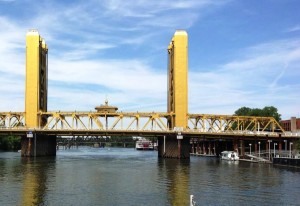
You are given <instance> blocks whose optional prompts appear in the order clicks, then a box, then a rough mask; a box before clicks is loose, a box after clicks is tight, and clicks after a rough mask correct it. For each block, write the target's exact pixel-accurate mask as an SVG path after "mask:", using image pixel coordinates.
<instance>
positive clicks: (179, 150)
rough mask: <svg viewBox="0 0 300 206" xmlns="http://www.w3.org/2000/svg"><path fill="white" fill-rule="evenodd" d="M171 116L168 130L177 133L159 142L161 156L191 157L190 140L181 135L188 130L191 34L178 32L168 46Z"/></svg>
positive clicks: (169, 110)
mask: <svg viewBox="0 0 300 206" xmlns="http://www.w3.org/2000/svg"><path fill="white" fill-rule="evenodd" d="M168 113H170V114H171V115H170V117H169V118H168V127H169V129H174V128H176V129H178V133H177V135H170V136H164V139H162V138H160V139H159V140H158V141H159V142H158V156H159V157H165V158H189V157H190V154H189V150H190V143H189V139H188V138H186V137H185V138H184V136H183V135H182V134H181V133H180V131H181V130H183V129H186V128H187V127H188V35H187V32H186V31H184V30H177V31H176V32H175V34H174V36H173V38H172V40H171V42H170V44H169V46H168Z"/></svg>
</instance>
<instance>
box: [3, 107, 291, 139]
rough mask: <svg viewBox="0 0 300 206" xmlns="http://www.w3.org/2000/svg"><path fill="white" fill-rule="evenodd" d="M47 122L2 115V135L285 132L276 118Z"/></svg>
mask: <svg viewBox="0 0 300 206" xmlns="http://www.w3.org/2000/svg"><path fill="white" fill-rule="evenodd" d="M39 115H41V116H42V117H44V118H46V119H47V123H46V124H45V125H43V126H40V127H39V128H27V127H26V126H25V123H24V122H25V113H23V112H2V113H0V135H1V134H7V132H8V131H10V132H11V133H12V134H13V133H18V131H19V133H20V132H21V131H23V132H24V131H28V130H36V131H39V132H44V133H48V134H56V135H140V136H143V135H146V136H147V135H155V136H158V135H164V134H168V133H178V132H181V133H182V134H185V135H190V136H196V135H233V136H238V135H247V136H259V135H266V134H267V135H269V136H279V134H280V135H281V136H284V135H285V131H284V130H283V128H282V127H281V126H280V124H279V123H278V122H277V121H276V120H275V119H274V118H273V117H252V116H233V115H209V114H188V127H187V129H181V128H169V125H168V119H170V118H171V117H172V116H173V115H174V114H173V113H164V112H117V113H98V112H60V111H59V112H40V114H39Z"/></svg>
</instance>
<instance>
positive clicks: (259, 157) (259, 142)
mask: <svg viewBox="0 0 300 206" xmlns="http://www.w3.org/2000/svg"><path fill="white" fill-rule="evenodd" d="M258 157H259V158H260V142H258Z"/></svg>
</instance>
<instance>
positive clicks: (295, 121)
mask: <svg viewBox="0 0 300 206" xmlns="http://www.w3.org/2000/svg"><path fill="white" fill-rule="evenodd" d="M280 124H281V126H282V128H283V129H284V130H285V131H291V132H300V118H296V117H291V119H288V120H281V121H280Z"/></svg>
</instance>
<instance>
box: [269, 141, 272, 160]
mask: <svg viewBox="0 0 300 206" xmlns="http://www.w3.org/2000/svg"><path fill="white" fill-rule="evenodd" d="M268 142H269V160H271V142H272V140H268Z"/></svg>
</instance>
